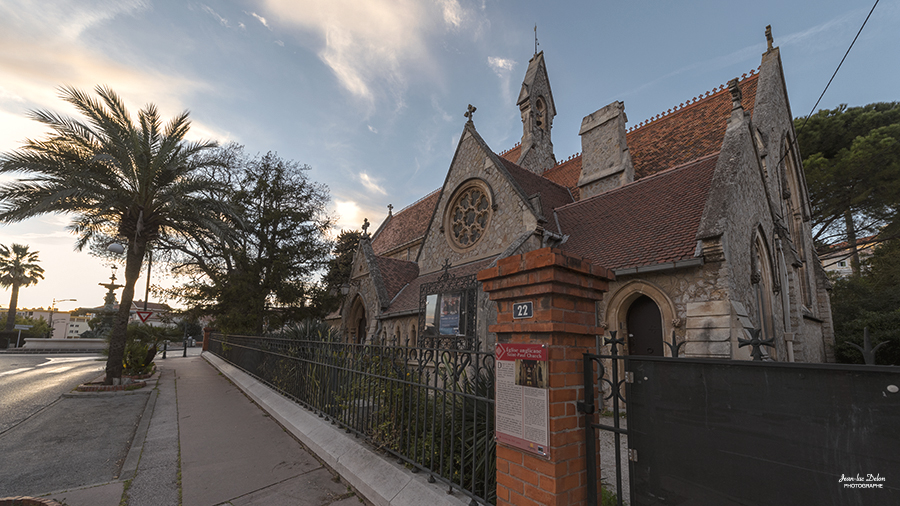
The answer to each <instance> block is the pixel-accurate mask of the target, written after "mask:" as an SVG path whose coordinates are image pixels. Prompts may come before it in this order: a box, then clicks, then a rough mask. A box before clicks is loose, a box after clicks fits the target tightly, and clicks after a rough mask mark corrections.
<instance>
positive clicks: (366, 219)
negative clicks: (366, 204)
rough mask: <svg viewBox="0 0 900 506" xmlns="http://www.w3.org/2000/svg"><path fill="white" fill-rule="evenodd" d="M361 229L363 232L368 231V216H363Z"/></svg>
mask: <svg viewBox="0 0 900 506" xmlns="http://www.w3.org/2000/svg"><path fill="white" fill-rule="evenodd" d="M362 230H363V234H367V233H368V230H369V219H368V218H363V224H362Z"/></svg>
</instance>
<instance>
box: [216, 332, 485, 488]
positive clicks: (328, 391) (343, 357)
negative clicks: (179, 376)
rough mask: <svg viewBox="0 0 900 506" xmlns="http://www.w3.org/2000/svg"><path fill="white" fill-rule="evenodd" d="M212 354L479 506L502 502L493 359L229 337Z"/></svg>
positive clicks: (330, 342)
mask: <svg viewBox="0 0 900 506" xmlns="http://www.w3.org/2000/svg"><path fill="white" fill-rule="evenodd" d="M209 351H211V352H212V353H214V354H216V355H218V356H219V357H221V358H223V359H224V360H226V361H228V362H230V363H231V364H233V365H235V366H237V367H239V368H241V369H243V370H244V371H246V372H247V373H249V374H251V375H253V376H255V377H256V378H258V379H259V380H261V381H263V382H265V383H266V384H268V385H269V386H271V387H272V388H274V389H276V390H278V391H279V392H281V393H282V394H284V395H286V396H288V397H290V398H292V399H294V400H295V401H296V402H298V403H300V404H302V405H303V406H305V407H307V408H309V409H310V410H312V411H314V412H316V413H317V414H318V415H319V417H321V418H325V419H327V420H329V421H330V422H331V423H333V424H337V425H340V426H341V427H343V428H344V429H346V431H347V432H348V433H355V434H356V435H357V436H360V437H364V438H366V439H367V440H368V441H370V442H371V443H373V444H375V445H376V446H378V447H379V448H380V449H382V450H384V451H386V452H388V453H389V454H391V455H393V456H394V457H396V458H398V459H399V462H400V463H401V464H406V465H407V466H408V467H409V468H410V469H411V471H412V472H414V473H416V472H419V471H424V472H428V473H429V474H430V476H429V479H428V481H429V482H434V481H435V480H440V481H442V482H444V483H445V484H447V485H448V486H449V489H450V491H453V490H454V489H458V490H461V491H463V492H464V493H465V494H466V495H468V496H469V497H471V498H472V502H471V504H472V505H476V504H478V503H479V502H482V503H491V504H494V503H495V502H496V488H497V487H496V450H495V443H494V357H493V354H492V353H488V352H478V351H461V350H441V349H434V348H414V347H400V346H384V345H374V344H352V343H345V342H337V341H333V340H328V339H326V340H298V339H289V338H272V337H252V336H225V335H221V334H213V335H212V336H211V338H210V343H209Z"/></svg>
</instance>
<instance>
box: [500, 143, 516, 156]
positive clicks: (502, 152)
mask: <svg viewBox="0 0 900 506" xmlns="http://www.w3.org/2000/svg"><path fill="white" fill-rule="evenodd" d="M521 145H522V142H521V141H519V142H517V143H516V144H515V145H514V146H513V147H511V148H509V149H507V150H505V151H501V152H499V153H497V156H503V155H505V154H507V153H509V152H510V151H512V150H514V149H516V148H517V147H519V146H521Z"/></svg>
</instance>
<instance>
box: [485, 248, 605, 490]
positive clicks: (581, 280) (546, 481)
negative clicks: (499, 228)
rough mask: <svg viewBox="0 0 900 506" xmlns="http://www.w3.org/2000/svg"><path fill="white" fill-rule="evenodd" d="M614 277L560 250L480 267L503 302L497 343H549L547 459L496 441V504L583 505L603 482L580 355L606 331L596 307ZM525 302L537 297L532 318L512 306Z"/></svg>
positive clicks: (494, 297) (493, 297) (499, 302)
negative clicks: (590, 473) (593, 454)
mask: <svg viewBox="0 0 900 506" xmlns="http://www.w3.org/2000/svg"><path fill="white" fill-rule="evenodd" d="M612 279H614V276H613V274H612V271H610V270H608V269H605V268H602V267H599V266H596V265H592V264H591V263H589V262H587V261H586V260H584V259H582V258H578V257H574V256H569V255H567V254H565V253H564V252H562V251H561V250H558V249H555V248H542V249H539V250H535V251H531V252H529V253H525V254H523V255H517V256H512V257H507V258H504V259H503V260H500V261H499V262H498V263H497V266H496V267H492V268H490V269H486V270H483V271H481V272H479V273H478V280H479V281H481V282H482V283H483V286H484V291H485V292H486V293H487V294H488V296H489V297H490V299H491V300H492V301H495V302H497V323H496V324H495V325H491V326H490V327H489V330H490V331H491V332H496V333H497V341H498V343H532V344H544V345H546V346H547V347H548V349H549V363H548V366H549V369H550V374H549V392H548V399H549V413H548V417H549V429H550V434H549V441H550V448H549V451H548V452H547V453H548V458H543V457H541V456H538V455H535V454H533V453H531V452H529V451H526V450H524V449H519V448H517V447H514V446H511V445H506V444H503V443H499V442H498V444H497V504H498V505H513V506H535V505H559V506H562V505H584V504H585V501H586V497H587V490H588V487H596V488H599V481H598V482H597V483H588V482H587V471H586V466H585V455H586V442H585V439H584V416H583V415H581V414H579V413H578V410H577V409H576V403H577V402H578V401H586V402H594V403H596V400H595V399H588V400H586V399H584V386H583V385H584V383H583V364H582V360H583V354H584V353H590V352H593V351H594V344H595V336H596V335H597V334H601V333H603V330H602V329H601V328H600V327H598V326H597V316H596V309H595V307H596V302H597V301H599V300H600V299H601V298H602V296H603V292H605V291H606V290H607V289H608V282H609V281H610V280H612ZM519 302H532V303H533V308H534V311H533V316H532V317H530V318H524V319H522V318H519V319H517V318H514V315H513V304H515V303H519ZM495 402H503V401H502V400H500V399H497V400H496V401H495ZM498 409H500V406H499V405H498ZM598 466H599V457H598ZM596 488H595V489H596Z"/></svg>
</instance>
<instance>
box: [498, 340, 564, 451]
mask: <svg viewBox="0 0 900 506" xmlns="http://www.w3.org/2000/svg"><path fill="white" fill-rule="evenodd" d="M494 357H495V358H496V364H497V369H496V370H497V378H496V383H495V384H496V396H495V398H494V413H495V417H496V420H495V421H496V425H495V426H496V436H497V441H498V442H501V443H506V444H508V445H510V446H515V447H517V448H521V449H523V450H526V451H529V452H532V453H534V454H537V455H541V456H543V457H549V448H548V447H549V444H550V396H549V392H550V391H549V389H548V387H549V384H550V378H549V374H550V368H549V366H548V365H549V364H548V362H547V359H548V353H547V347H546V345H543V344H516V343H497V347H496V348H495V350H494Z"/></svg>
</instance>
